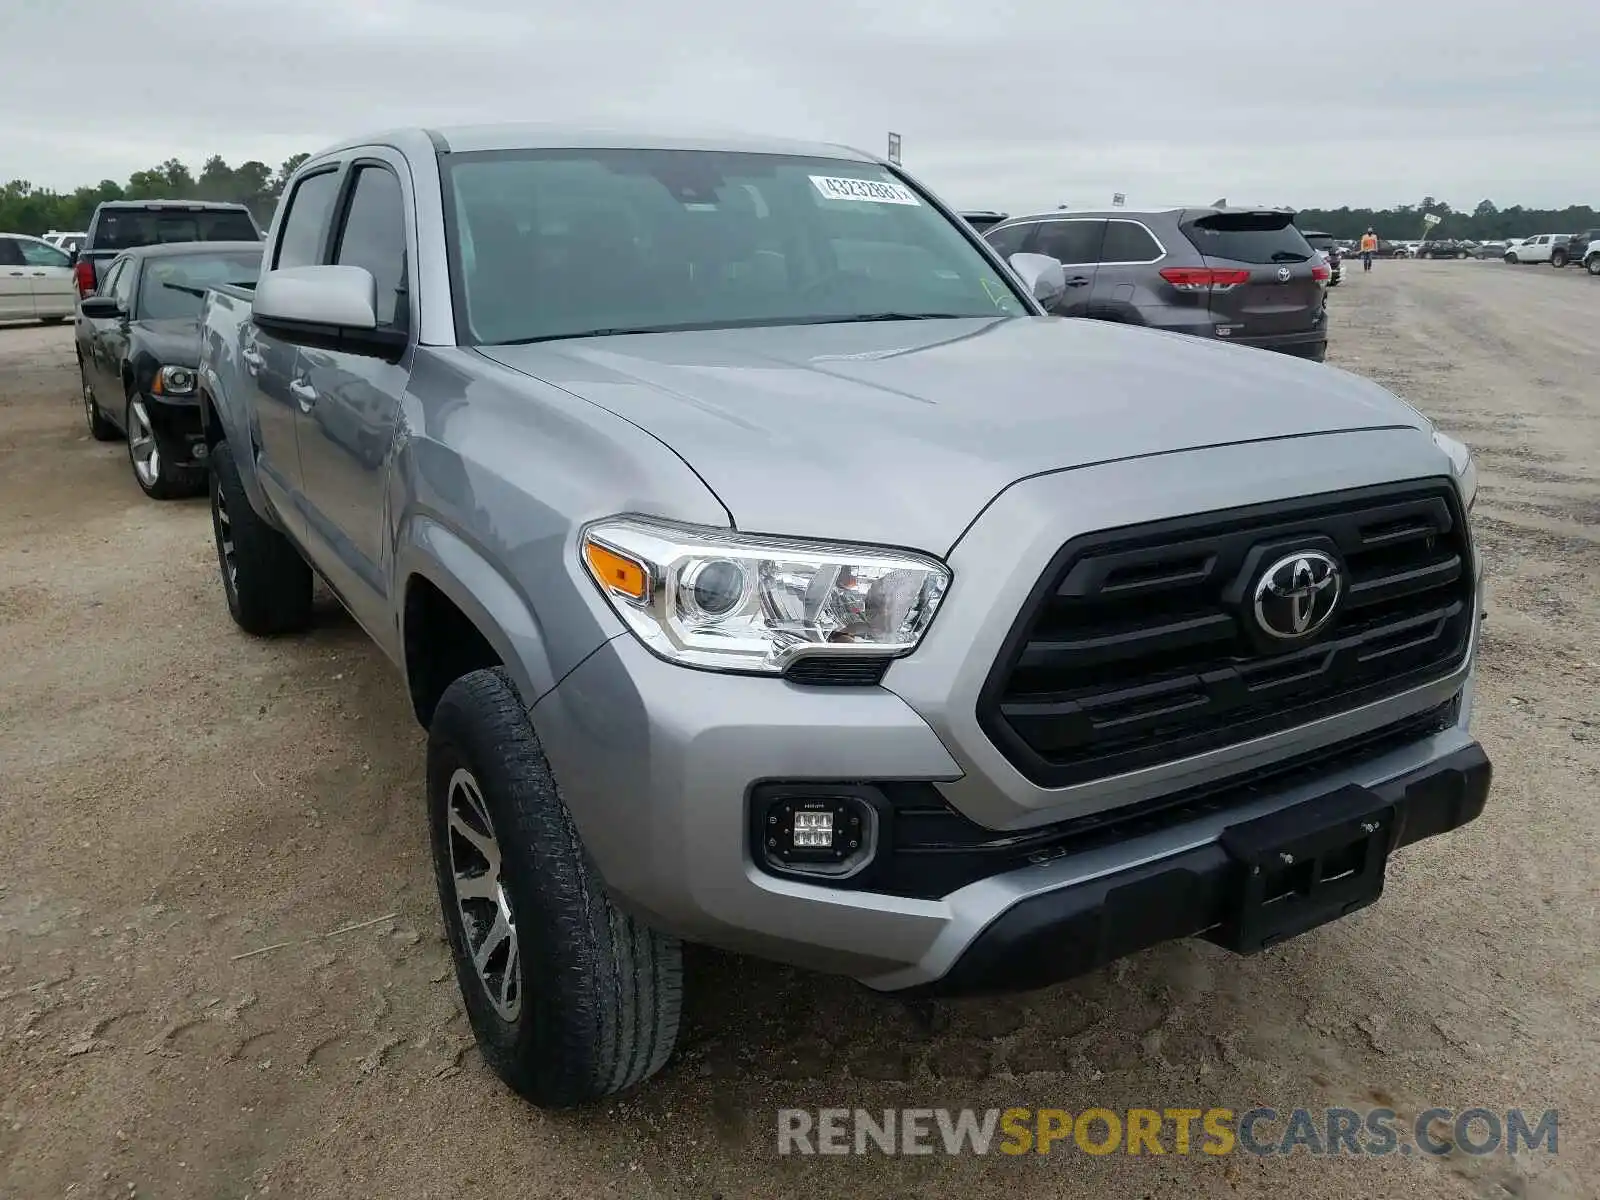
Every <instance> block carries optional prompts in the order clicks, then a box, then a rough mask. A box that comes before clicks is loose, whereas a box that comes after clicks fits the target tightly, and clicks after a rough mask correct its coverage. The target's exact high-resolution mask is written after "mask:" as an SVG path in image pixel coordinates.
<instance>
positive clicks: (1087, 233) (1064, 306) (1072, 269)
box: [1027, 217, 1106, 317]
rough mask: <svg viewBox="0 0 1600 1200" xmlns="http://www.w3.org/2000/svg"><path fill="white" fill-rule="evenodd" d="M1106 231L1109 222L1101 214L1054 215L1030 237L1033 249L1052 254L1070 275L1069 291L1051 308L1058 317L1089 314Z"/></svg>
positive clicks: (1029, 241) (1034, 251) (1033, 251)
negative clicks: (1063, 216)
mask: <svg viewBox="0 0 1600 1200" xmlns="http://www.w3.org/2000/svg"><path fill="white" fill-rule="evenodd" d="M1105 231H1106V223H1105V221H1104V220H1102V219H1100V218H1098V217H1068V218H1062V219H1055V218H1052V219H1051V220H1048V221H1040V222H1039V227H1038V230H1037V232H1035V234H1034V235H1033V237H1032V238H1030V239H1029V240H1028V242H1027V249H1028V251H1029V252H1031V253H1033V254H1048V255H1049V256H1050V257H1051V258H1053V259H1055V260H1056V261H1057V262H1059V263H1060V264H1061V269H1062V271H1063V272H1064V273H1065V274H1066V277H1067V290H1066V292H1065V293H1064V294H1063V295H1062V297H1061V299H1060V300H1059V301H1058V302H1057V303H1056V304H1055V305H1054V306H1052V307H1051V309H1050V311H1051V312H1053V313H1055V314H1056V315H1057V316H1059V317H1082V316H1087V315H1088V313H1089V306H1090V300H1091V298H1092V296H1093V294H1094V277H1095V272H1096V271H1098V270H1099V263H1100V242H1101V239H1102V238H1104V237H1105Z"/></svg>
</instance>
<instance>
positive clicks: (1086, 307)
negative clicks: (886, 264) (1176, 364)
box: [983, 208, 1331, 362]
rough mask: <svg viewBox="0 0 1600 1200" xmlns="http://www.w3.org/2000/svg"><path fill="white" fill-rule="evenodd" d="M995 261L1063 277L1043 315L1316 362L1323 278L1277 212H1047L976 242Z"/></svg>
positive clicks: (1324, 268) (1323, 352)
mask: <svg viewBox="0 0 1600 1200" xmlns="http://www.w3.org/2000/svg"><path fill="white" fill-rule="evenodd" d="M983 236H984V237H986V238H987V239H988V240H989V244H990V245H991V246H993V247H994V248H995V249H997V250H999V251H1000V253H1001V254H1003V255H1012V254H1017V253H1019V252H1026V253H1031V254H1047V255H1049V256H1050V257H1051V258H1054V259H1056V260H1057V261H1058V262H1060V263H1061V264H1062V265H1063V266H1065V267H1066V275H1067V291H1066V294H1065V296H1064V297H1063V299H1062V300H1061V301H1060V302H1059V303H1057V304H1055V305H1053V306H1052V307H1051V311H1052V312H1054V313H1056V314H1058V315H1060V316H1064V317H1094V318H1097V319H1099V320H1102V321H1117V322H1121V323H1123V324H1127V325H1144V326H1148V327H1149V328H1151V329H1167V330H1171V331H1172V332H1173V333H1189V334H1196V335H1198V336H1200V337H1208V338H1217V339H1226V340H1227V341H1229V342H1233V343H1236V344H1238V345H1244V346H1260V347H1264V348H1265V349H1268V350H1282V351H1284V352H1286V353H1289V354H1296V355H1299V356H1301V357H1302V358H1310V359H1315V360H1316V361H1318V362H1321V361H1322V360H1323V359H1324V358H1325V357H1326V356H1327V352H1328V315H1327V312H1326V309H1325V307H1324V302H1325V294H1326V288H1327V286H1328V283H1329V281H1330V275H1331V270H1330V268H1329V266H1328V264H1327V263H1326V262H1324V261H1322V258H1321V256H1319V255H1318V254H1317V253H1316V251H1315V250H1313V249H1312V247H1311V246H1310V245H1309V244H1308V243H1307V242H1306V240H1305V238H1304V237H1302V236H1301V234H1300V231H1299V230H1298V229H1296V228H1295V225H1294V214H1293V213H1292V212H1286V211H1279V210H1277V209H1266V210H1256V209H1221V208H1174V209H1166V210H1162V211H1159V212H1134V211H1132V210H1128V209H1113V210H1111V211H1109V212H1099V213H1095V212H1054V213H1047V214H1043V215H1041V216H1035V217H1013V218H1011V219H1010V220H1007V221H1003V222H1001V223H999V224H997V225H993V226H990V227H989V228H988V229H986V230H984V234H983Z"/></svg>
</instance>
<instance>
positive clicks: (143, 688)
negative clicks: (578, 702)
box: [0, 262, 1600, 1200]
mask: <svg viewBox="0 0 1600 1200" xmlns="http://www.w3.org/2000/svg"><path fill="white" fill-rule="evenodd" d="M1331 304H1332V308H1333V314H1334V316H1333V321H1334V329H1335V333H1334V338H1335V341H1334V350H1333V359H1334V361H1336V362H1337V363H1339V364H1340V365H1343V366H1345V367H1347V368H1350V369H1352V370H1355V371H1358V372H1361V373H1363V374H1366V375H1368V376H1370V377H1372V378H1374V379H1376V380H1378V381H1380V382H1381V383H1384V384H1386V385H1388V386H1390V387H1392V388H1394V389H1395V390H1397V391H1398V392H1400V393H1401V394H1402V395H1404V396H1405V397H1406V398H1407V399H1409V400H1411V401H1412V402H1413V403H1415V404H1417V405H1418V407H1420V408H1422V409H1423V410H1424V411H1426V412H1427V413H1429V414H1430V415H1431V416H1433V417H1435V418H1437V419H1438V420H1439V421H1440V422H1441V424H1442V425H1443V427H1444V428H1445V429H1446V430H1448V431H1450V432H1453V433H1455V434H1457V435H1458V436H1461V437H1463V438H1464V439H1465V440H1467V441H1469V442H1470V443H1471V444H1472V445H1473V446H1474V447H1475V448H1476V449H1477V452H1478V456H1479V463H1480V466H1481V471H1482V479H1483V491H1482V493H1481V495H1480V499H1479V501H1478V506H1477V514H1476V516H1477V520H1476V528H1477V533H1478V537H1479V542H1480V545H1481V547H1482V549H1483V553H1484V555H1485V558H1486V560H1487V564H1488V571H1489V576H1490V598H1489V610H1490V619H1489V622H1488V625H1487V628H1486V636H1485V641H1484V648H1483V657H1482V673H1481V676H1480V680H1481V682H1480V687H1479V693H1478V701H1477V703H1478V710H1477V729H1478V731H1479V733H1480V735H1481V737H1482V740H1483V742H1484V743H1485V745H1486V746H1487V748H1488V750H1489V753H1490V755H1491V756H1492V758H1493V759H1494V762H1495V767H1496V780H1495V789H1494V793H1493V795H1492V797H1491V800H1490V808H1489V809H1488V811H1487V812H1486V813H1485V815H1484V816H1483V817H1482V818H1481V819H1480V820H1479V821H1478V822H1476V823H1475V824H1473V825H1471V826H1469V827H1467V828H1466V829H1465V830H1463V831H1461V832H1460V833H1458V834H1456V835H1454V836H1450V837H1446V838H1441V839H1437V840H1435V841H1432V842H1429V843H1425V844H1423V845H1420V846H1418V847H1414V848H1412V849H1410V850H1408V851H1405V852H1403V853H1402V854H1401V855H1400V856H1399V857H1398V858H1397V860H1396V861H1395V862H1394V864H1393V866H1392V868H1391V874H1390V879H1389V884H1388V888H1387V891H1386V893H1385V895H1384V898H1383V900H1382V902H1381V903H1380V904H1378V905H1377V906H1376V907H1374V908H1371V909H1368V910H1367V911H1365V912H1364V913H1362V914H1360V915H1358V916H1356V917H1354V918H1352V919H1350V920H1348V921H1346V922H1343V923H1340V924H1338V925H1335V926H1331V927H1327V928H1324V929H1322V930H1319V931H1317V932H1315V933H1312V934H1310V935H1308V936H1306V937H1303V938H1301V939H1298V940H1296V941H1294V942H1292V943H1289V944H1288V945H1285V946H1282V947H1280V948H1278V949H1276V950H1274V951H1272V952H1270V953H1267V954H1265V955H1262V956H1258V957H1255V958H1251V959H1240V958H1235V957H1231V956H1229V955H1227V954H1226V953H1224V952H1222V951H1220V950H1217V949H1215V948H1213V947H1211V946H1209V945H1205V944H1179V945H1172V946H1166V947H1162V948H1159V949H1157V950H1155V951H1152V952H1149V953H1146V954H1143V955H1140V956H1139V957H1137V958H1135V959H1132V960H1130V961H1127V962H1124V963H1121V964H1118V965H1117V966H1115V967H1113V968H1111V969H1109V970H1105V971H1102V972H1100V973H1098V974H1096V975H1093V976H1091V977H1089V978H1087V979H1083V980H1080V981H1077V982H1075V983H1072V984H1070V985H1066V986H1062V987H1059V988H1055V989H1053V990H1050V991H1046V992H1042V993H1037V994H1034V995H1030V996H1024V997H1019V998H1014V999H1004V1000H998V1001H969V1002H962V1003H941V1004H924V1005H918V1006H907V1005H904V1004H902V1003H898V1002H895V1001H892V1000H887V999H884V998H881V997H876V996H873V995H871V994H869V993H866V992H865V991H864V990H862V989H860V988H859V987H857V986H856V985H854V984H851V983H849V982H846V981H841V980H836V979H827V978H816V977H811V976H807V975H804V974H801V973H798V972H794V971H789V970H786V969H783V968H779V967H774V966H770V965H766V964H762V963H756V962H748V961H741V960H736V959H732V958H728V957H724V956H721V955H717V954H713V953H709V952H692V953H691V955H690V960H689V962H690V992H689V997H688V1003H687V1017H686V1021H687V1024H686V1028H685V1030H684V1035H683V1038H682V1042H681V1050H680V1053H679V1054H678V1056H677V1057H676V1059H675V1060H674V1061H673V1063H672V1064H671V1066H669V1068H668V1069H667V1071H666V1072H665V1074H664V1075H663V1076H661V1077H659V1078H658V1079H657V1080H656V1081H654V1082H653V1083H652V1084H651V1085H649V1086H647V1087H646V1088H645V1089H644V1090H643V1091H641V1092H639V1093H637V1094H636V1095H635V1096H633V1097H631V1098H628V1099H626V1100H622V1101H619V1102H617V1103H614V1104H611V1105H608V1106H605V1107H603V1108H600V1109H598V1110H594V1111H589V1112H583V1113H577V1114H564V1115H545V1114H541V1113H539V1112H537V1111H535V1110H533V1109H531V1108H529V1107H527V1106H525V1105H524V1104H522V1103H521V1102H519V1101H518V1100H516V1099H515V1098H514V1097H513V1096H511V1095H510V1094H509V1093H508V1092H507V1091H505V1090H504V1089H503V1088H502V1087H500V1086H499V1084H498V1083H497V1082H496V1081H495V1080H494V1079H493V1078H492V1077H491V1076H490V1075H489V1074H488V1072H487V1070H486V1069H485V1067H484V1066H483V1065H482V1063H481V1061H480V1059H479V1058H478V1056H477V1053H476V1051H475V1050H474V1049H473V1048H472V1042H471V1037H470V1035H469V1032H468V1030H467V1027H466V1023H465V1020H464V1018H463V1016H462V1014H461V1011H460V1008H459V1005H458V1002H457V998H456V986H455V981H454V978H453V975H452V973H451V970H450V964H449V961H448V956H447V950H446V947H445V944H444V941H443V937H442V929H441V925H440V921H439V917H438V915H437V909H436V898H435V894H434V891H433V883H432V878H431V875H430V870H429V865H428V859H427V851H426V839H425V833H424V828H423V822H422V817H421V787H422V765H423V739H422V736H421V734H420V733H419V731H418V729H417V728H416V726H415V724H414V722H413V721H412V718H411V716H410V714H409V712H408V710H407V706H406V702H405V697H404V694H403V689H402V685H401V683H400V681H399V679H398V677H397V676H396V675H395V674H394V673H393V671H392V669H391V668H390V667H389V666H388V665H387V664H386V663H385V662H384V661H382V660H381V659H380V656H379V655H378V653H377V652H376V651H375V650H374V649H373V648H371V647H370V646H369V645H368V643H367V642H366V641H365V640H364V638H363V636H362V635H361V634H360V632H359V631H358V630H357V629H356V628H355V627H354V625H353V624H352V623H351V622H350V621H349V620H348V619H346V618H345V617H343V615H342V614H341V613H340V612H339V611H338V609H337V608H336V606H334V605H333V604H332V603H331V602H329V601H326V600H324V602H323V603H322V605H321V609H320V612H321V620H320V622H319V628H317V629H316V630H315V631H314V632H313V633H311V634H309V635H307V636H304V637H301V638H297V639H291V640H286V641H277V642H273V643H260V642H253V641H251V640H249V639H247V638H245V637H244V636H243V635H242V634H240V633H238V632H237V631H236V630H235V629H234V628H233V627H232V626H231V625H230V623H229V621H228V618H227V614H226V612H225V610H224V607H223V601H222V593H221V589H220V586H219V585H218V582H217V578H216V575H217V566H216V560H215V557H214V551H213V549H212V542H211V534H210V529H209V521H208V517H207V513H206V509H205V505H204V502H203V501H192V502H180V503H168V504H158V503H154V502H152V501H148V500H146V499H144V497H143V496H142V495H141V494H140V493H139V491H138V490H137V488H136V487H135V485H134V482H133V479H132V477H131V474H130V472H129V469H128V464H127V459H126V454H125V450H124V448H123V447H122V446H121V445H120V444H111V445H101V444H99V443H96V442H93V441H91V440H89V439H88V437H87V433H86V430H85V428H84V422H83V417H82V413H81V411H80V409H79V407H78V404H77V392H76V389H77V382H76V374H75V371H74V369H73V356H72V332H71V330H70V329H67V328H51V329H44V328H36V327H31V326H13V327H7V328H0V846H3V847H4V850H3V852H0V863H3V870H0V1196H3V1197H5V1198H7V1200H12V1198H16V1200H35V1198H37V1197H60V1196H66V1195H71V1196H73V1197H129V1196H133V1195H135V1194H137V1195H139V1196H144V1197H198V1198H206V1200H210V1198H222V1197H226V1198H239V1197H245V1196H267V1195H272V1196H290V1197H301V1196H305V1197H341V1198H346V1197H369V1196H370V1197H384V1198H409V1197H455V1196H461V1197H475V1196H491V1195H493V1196H508V1195H513V1194H515V1195H518V1196H528V1197H540V1196H583V1197H600V1196H625V1197H636V1196H637V1197H646V1198H648V1197H668V1196H671V1197H700V1198H702V1200H710V1198H713V1197H717V1196H721V1197H726V1198H727V1200H735V1198H742V1197H752V1198H754V1197H786V1196H794V1195H800V1194H809V1195H851V1196H857V1197H885V1198H887V1197H908V1196H916V1197H934V1196H947V1195H948V1196H960V1197H962V1198H963V1200H979V1198H981V1197H991V1196H1007V1197H1011V1196H1015V1195H1017V1194H1019V1190H1021V1191H1023V1192H1025V1193H1026V1194H1028V1195H1039V1196H1049V1195H1076V1194H1085V1195H1089V1194H1093V1195H1099V1196H1106V1197H1169V1196H1170V1197H1192V1196H1228V1197H1233V1196H1239V1197H1248V1196H1283V1195H1302V1196H1308V1197H1323V1196H1332V1197H1358V1196H1359V1197H1364V1196H1374V1195H1405V1196H1407V1197H1409V1198H1411V1200H1425V1198H1431V1197H1445V1196H1473V1197H1499V1196H1525V1197H1544V1196H1583V1197H1593V1196H1595V1195H1597V1194H1600V1150H1597V1145H1596V1134H1597V1132H1600V1118H1597V1116H1596V1113H1597V1111H1600V945H1597V939H1600V912H1597V908H1600V887H1597V884H1596V878H1597V874H1596V868H1597V866H1600V853H1597V843H1600V837H1597V832H1596V830H1597V822H1596V819H1595V818H1596V813H1597V811H1600V807H1597V806H1600V801H1597V794H1600V786H1597V785H1600V704H1597V702H1596V696H1597V695H1600V389H1597V380H1600V342H1597V341H1596V338H1595V331H1596V329H1600V280H1595V279H1590V278H1588V277H1586V276H1584V275H1583V274H1582V273H1581V272H1577V271H1567V272H1555V271H1552V270H1551V269H1550V268H1548V267H1543V268H1536V267H1522V268H1513V267H1507V266H1504V265H1503V264H1499V263H1477V262H1465V263H1456V262H1450V263H1420V262H1419V263H1408V262H1393V263H1390V262H1380V263H1378V264H1376V267H1375V270H1374V271H1373V273H1372V274H1371V275H1368V276H1363V275H1362V274H1361V273H1360V272H1359V270H1357V271H1355V272H1352V273H1351V274H1350V275H1349V276H1347V283H1346V284H1345V285H1344V286H1342V287H1340V288H1338V289H1337V290H1336V291H1334V292H1333V293H1332V295H1331ZM1294 401H1295V398H1294V397H1293V396H1284V397H1283V402H1284V403H1286V404H1291V403H1294ZM375 918H381V919H377V920H375ZM366 922H370V923H368V924H364V925H361V924H360V923H366ZM357 925H360V927H358V928H354V929H348V930H347V931H345V932H336V931H341V930H346V927H349V926H357ZM330 933H333V934H334V936H331V937H330V936H323V935H328V934H330ZM270 947H275V948H270ZM267 948H270V949H267ZM251 951H263V952H261V953H257V954H255V955H253V956H249V957H241V956H245V955H248V954H249V952H251ZM1258 1104H1266V1105H1272V1106H1275V1107H1277V1108H1279V1109H1282V1110H1287V1109H1291V1108H1293V1107H1295V1106H1308V1107H1321V1106H1325V1105H1341V1104H1343V1105H1350V1106H1353V1107H1357V1108H1361V1107H1367V1106H1372V1105H1386V1106H1392V1107H1394V1108H1396V1109H1397V1110H1399V1112H1400V1113H1401V1114H1402V1117H1410V1116H1414V1115H1415V1113H1417V1112H1418V1111H1420V1110H1422V1109H1424V1108H1427V1107H1430V1106H1435V1105H1436V1106H1440V1107H1447V1108H1452V1109H1455V1110H1461V1109H1465V1108H1467V1107H1469V1106H1472V1105H1486V1106H1489V1107H1491V1108H1500V1109H1502V1110H1503V1109H1505V1108H1509V1107H1521V1108H1522V1109H1524V1110H1526V1111H1530V1112H1539V1111H1542V1110H1544V1109H1547V1108H1555V1109H1559V1110H1560V1118H1559V1120H1560V1124H1559V1130H1560V1133H1559V1153H1558V1154H1557V1155H1555V1156H1550V1155H1548V1154H1544V1153H1540V1154H1536V1155H1533V1156H1531V1157H1530V1156H1527V1155H1523V1156H1519V1157H1517V1158H1514V1159H1513V1158H1509V1157H1507V1156H1505V1155H1504V1154H1501V1155H1497V1156H1493V1157H1488V1158H1472V1157H1467V1156H1465V1155H1451V1156H1448V1157H1446V1158H1443V1159H1439V1160H1435V1159H1430V1158H1423V1157H1421V1156H1413V1157H1406V1158H1402V1157H1388V1158H1382V1159H1371V1158H1363V1159H1352V1158H1344V1159H1338V1160H1329V1159H1314V1158H1311V1157H1308V1156H1306V1155H1304V1154H1296V1155H1294V1156H1292V1157H1289V1158H1283V1157H1276V1158H1265V1159H1263V1158H1257V1157H1253V1156H1250V1155H1247V1154H1243V1153H1236V1154H1234V1155H1233V1156H1231V1157H1227V1158H1223V1159H1217V1158H1208V1157H1205V1156H1202V1155H1191V1156H1187V1157H1180V1156H1177V1155H1175V1154H1171V1153H1169V1154H1167V1155H1165V1156H1164V1157H1159V1158H1157V1157H1148V1156H1144V1157H1138V1158H1128V1157H1117V1156H1112V1157H1105V1158H1098V1157H1089V1156H1087V1155H1084V1154H1081V1153H1077V1152H1075V1151H1069V1152H1067V1153H1057V1154H1052V1155H1050V1156H1048V1157H1040V1156H1037V1155H1034V1156H1029V1157H1028V1158H1024V1159H1016V1158H1004V1157H1000V1156H997V1155H993V1154H991V1155H988V1156H986V1157H983V1158H977V1157H965V1158H959V1159H951V1158H946V1157H944V1156H942V1155H941V1156H937V1157H933V1158H920V1159H919V1158H898V1157H894V1158H891V1157H884V1156H881V1155H876V1156H873V1157H868V1158H854V1157H848V1158H821V1157H816V1158H793V1157H790V1158H780V1157H779V1156H778V1155H777V1153H776V1110H777V1109H778V1108H780V1107H789V1106H796V1107H818V1106H824V1105H844V1106H851V1107H863V1108H868V1109H879V1110H881V1109H883V1108H886V1107H901V1106H922V1107H939V1106H949V1107H966V1106H971V1107H977V1108H987V1107H990V1106H1001V1107H1005V1106H1011V1105H1026V1106H1056V1107H1062V1108H1067V1109H1070V1110H1074V1111H1077V1110H1081V1109H1083V1108H1086V1107H1089V1106H1092V1105H1101V1106H1104V1107H1107V1108H1111V1109H1124V1108H1127V1107H1130V1106H1150V1107H1154V1108H1164V1107H1181V1106H1190V1107H1196V1108H1203V1107H1207V1106H1210V1105H1221V1106H1225V1107H1229V1108H1232V1109H1234V1110H1236V1111H1243V1110H1245V1109H1248V1108H1250V1107H1253V1106H1255V1105H1258Z"/></svg>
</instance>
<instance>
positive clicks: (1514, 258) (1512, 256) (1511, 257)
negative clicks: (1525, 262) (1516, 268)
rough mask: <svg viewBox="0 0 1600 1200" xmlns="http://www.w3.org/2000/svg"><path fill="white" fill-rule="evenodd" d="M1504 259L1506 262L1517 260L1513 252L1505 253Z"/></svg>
mask: <svg viewBox="0 0 1600 1200" xmlns="http://www.w3.org/2000/svg"><path fill="white" fill-rule="evenodd" d="M1506 261H1507V262H1508V263H1514V262H1517V261H1519V260H1518V259H1517V256H1516V255H1515V254H1508V255H1506Z"/></svg>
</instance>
